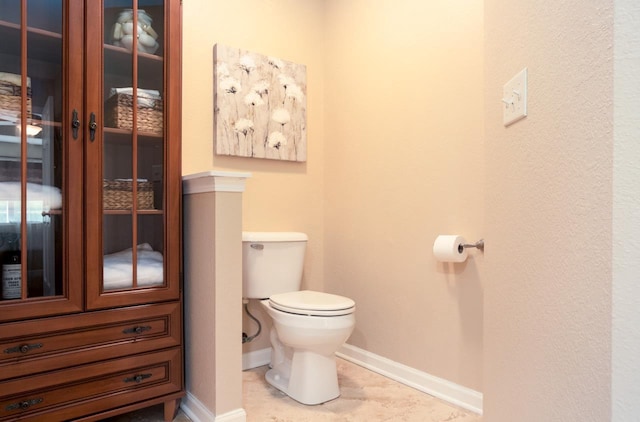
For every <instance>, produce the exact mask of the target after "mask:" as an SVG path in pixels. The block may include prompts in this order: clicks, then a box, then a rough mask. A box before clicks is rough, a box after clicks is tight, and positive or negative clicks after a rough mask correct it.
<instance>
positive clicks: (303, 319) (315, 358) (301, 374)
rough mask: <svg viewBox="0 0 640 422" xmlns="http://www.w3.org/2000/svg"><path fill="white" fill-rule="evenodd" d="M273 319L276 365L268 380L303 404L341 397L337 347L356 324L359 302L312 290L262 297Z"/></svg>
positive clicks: (268, 375) (272, 360)
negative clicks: (336, 355) (337, 368)
mask: <svg viewBox="0 0 640 422" xmlns="http://www.w3.org/2000/svg"><path fill="white" fill-rule="evenodd" d="M260 303H261V304H262V306H264V308H265V310H266V311H267V313H268V314H269V316H271V318H272V320H273V328H272V329H271V345H272V350H271V368H272V369H270V370H269V371H268V372H267V374H266V380H267V381H268V382H269V383H270V384H271V385H273V386H274V387H276V388H277V389H279V390H280V391H282V392H284V393H285V394H287V395H288V396H289V397H291V398H293V399H295V400H297V401H299V402H300V403H303V404H308V405H313V404H320V403H324V402H327V401H329V400H332V399H335V398H336V397H338V396H340V389H339V387H338V374H337V371H336V358H335V352H336V351H337V350H338V348H339V347H340V346H342V344H343V343H344V342H345V341H346V340H347V338H349V336H350V335H351V332H352V331H353V328H354V326H355V315H354V312H355V303H354V302H353V301H352V300H351V299H349V298H345V297H342V296H337V295H331V294H327V293H320V292H312V291H308V290H303V291H296V292H289V293H282V294H276V295H273V296H271V297H270V298H269V299H265V300H263V301H261V302H260Z"/></svg>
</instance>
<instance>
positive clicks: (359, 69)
mask: <svg viewBox="0 0 640 422" xmlns="http://www.w3.org/2000/svg"><path fill="white" fill-rule="evenodd" d="M325 4H326V8H327V16H326V30H327V51H326V68H325V69H326V70H325V72H326V80H325V87H326V94H325V96H326V108H325V122H326V138H325V157H326V160H325V162H326V169H325V180H326V191H325V197H326V208H325V221H326V223H325V284H326V286H327V289H328V290H329V291H333V292H337V293H340V294H344V295H346V296H349V297H352V298H353V299H354V300H355V301H356V304H357V314H356V319H357V324H356V329H355V332H354V333H353V335H352V336H351V339H350V340H349V343H350V344H353V345H355V346H357V347H360V348H362V349H365V350H367V351H370V352H373V353H376V354H378V355H382V356H384V357H387V358H389V359H392V360H394V361H396V362H400V363H402V364H405V365H408V366H410V367H413V368H416V369H419V370H421V371H425V372H427V373H429V374H432V375H435V376H438V377H442V378H445V379H447V380H450V381H452V382H455V383H458V384H461V385H464V386H466V387H469V388H472V389H475V390H478V391H480V390H482V318H483V312H482V300H483V299H482V291H483V288H484V287H483V277H481V273H482V266H483V257H482V255H479V254H477V253H475V252H472V253H471V255H472V257H471V258H470V259H468V261H467V262H466V263H464V264H458V265H455V266H451V265H450V264H449V265H443V264H440V263H437V262H436V261H435V259H434V257H433V253H432V247H433V241H434V240H435V238H436V237H437V236H438V235H439V234H460V235H463V236H465V237H466V238H467V240H469V241H471V242H475V241H476V240H478V239H480V238H481V237H483V236H484V232H483V212H484V174H483V171H484V170H483V169H484V162H483V152H484V142H483V122H482V119H483V113H482V109H483V97H482V93H483V79H482V66H483V41H482V40H483V34H482V30H483V27H482V19H483V18H482V3H481V2H477V1H456V2H451V1H449V0H442V1H428V2H427V1H423V2H419V1H412V2H407V1H404V2H398V1H387V0H376V1H372V0H350V1H340V0H334V1H328V2H325ZM491 247H492V241H491V240H489V241H488V248H491Z"/></svg>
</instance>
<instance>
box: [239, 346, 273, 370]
mask: <svg viewBox="0 0 640 422" xmlns="http://www.w3.org/2000/svg"><path fill="white" fill-rule="evenodd" d="M269 362H271V347H267V348H265V349H260V350H254V351H252V352H247V353H243V354H242V370H243V371H246V370H247V369H253V368H257V367H259V366H264V365H268V364H269Z"/></svg>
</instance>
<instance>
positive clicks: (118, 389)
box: [0, 347, 182, 421]
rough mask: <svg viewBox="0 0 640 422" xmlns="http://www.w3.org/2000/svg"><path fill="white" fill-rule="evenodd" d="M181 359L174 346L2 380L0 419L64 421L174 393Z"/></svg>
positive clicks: (180, 387)
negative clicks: (157, 350)
mask: <svg viewBox="0 0 640 422" xmlns="http://www.w3.org/2000/svg"><path fill="white" fill-rule="evenodd" d="M181 359H182V357H181V352H180V348H179V347H178V348H174V349H169V350H164V351H162V352H156V353H145V354H141V355H136V356H131V357H126V358H122V359H113V360H109V361H105V362H100V363H94V364H89V365H80V366H76V367H73V368H69V369H66V370H61V371H55V372H53V373H46V374H41V375H36V376H28V377H23V378H18V379H15V380H11V381H7V382H5V383H3V385H2V387H3V388H2V391H3V393H4V394H3V395H4V397H1V398H0V421H6V420H15V419H16V418H23V417H24V418H28V420H30V421H31V420H33V421H38V420H43V421H51V420H66V419H72V418H74V417H77V416H79V415H84V414H87V413H97V412H100V411H103V410H105V409H108V408H113V407H118V406H119V405H121V404H124V403H132V402H135V401H140V400H147V399H150V398H152V397H159V396H163V395H166V394H171V393H175V392H178V391H180V390H181V389H182V367H181ZM7 392H8V394H6V393H7Z"/></svg>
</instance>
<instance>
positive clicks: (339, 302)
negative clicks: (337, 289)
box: [269, 290, 356, 316]
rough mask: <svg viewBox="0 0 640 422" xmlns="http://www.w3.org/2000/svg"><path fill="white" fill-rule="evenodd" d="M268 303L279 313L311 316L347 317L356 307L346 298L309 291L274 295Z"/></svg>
mask: <svg viewBox="0 0 640 422" xmlns="http://www.w3.org/2000/svg"><path fill="white" fill-rule="evenodd" d="M269 303H270V304H271V306H272V307H274V308H275V309H278V310H280V311H284V312H289V313H292V314H298V315H313V316H338V315H348V314H351V313H353V311H354V310H355V306H356V303H355V302H354V301H353V300H351V299H349V298H348V297H343V296H338V295H332V294H329V293H321V292H313V291H310V290H301V291H298V292H287V293H279V294H275V295H272V296H271V297H270V298H269Z"/></svg>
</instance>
